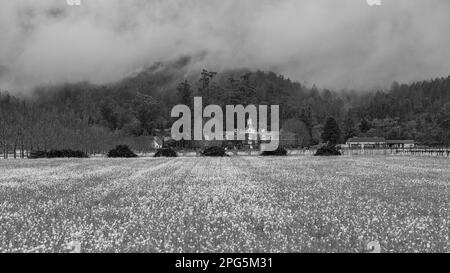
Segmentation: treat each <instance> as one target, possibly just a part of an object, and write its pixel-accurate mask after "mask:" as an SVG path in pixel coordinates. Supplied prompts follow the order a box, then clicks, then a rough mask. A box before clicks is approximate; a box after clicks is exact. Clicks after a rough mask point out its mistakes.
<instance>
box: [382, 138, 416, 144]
mask: <svg viewBox="0 0 450 273" xmlns="http://www.w3.org/2000/svg"><path fill="white" fill-rule="evenodd" d="M386 142H387V143H388V144H414V143H415V142H414V140H411V139H406V140H386Z"/></svg>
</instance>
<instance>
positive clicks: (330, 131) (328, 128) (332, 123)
mask: <svg viewBox="0 0 450 273" xmlns="http://www.w3.org/2000/svg"><path fill="white" fill-rule="evenodd" d="M340 139H341V129H340V128H339V125H338V123H337V122H336V120H335V119H334V118H332V117H329V118H328V119H327V122H326V123H325V127H324V128H323V133H322V140H323V141H325V142H327V143H328V144H330V145H335V144H337V143H338V142H339V140H340Z"/></svg>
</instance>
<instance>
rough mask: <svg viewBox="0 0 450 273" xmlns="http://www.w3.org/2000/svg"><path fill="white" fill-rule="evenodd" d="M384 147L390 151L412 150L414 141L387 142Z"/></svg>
mask: <svg viewBox="0 0 450 273" xmlns="http://www.w3.org/2000/svg"><path fill="white" fill-rule="evenodd" d="M386 145H387V147H388V148H391V149H396V148H399V149H404V148H414V147H415V142H414V140H387V141H386Z"/></svg>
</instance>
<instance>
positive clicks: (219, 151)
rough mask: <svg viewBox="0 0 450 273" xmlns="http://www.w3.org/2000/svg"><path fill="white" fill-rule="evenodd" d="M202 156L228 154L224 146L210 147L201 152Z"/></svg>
mask: <svg viewBox="0 0 450 273" xmlns="http://www.w3.org/2000/svg"><path fill="white" fill-rule="evenodd" d="M201 155H202V156H228V155H227V153H226V152H225V149H224V148H222V147H217V146H214V147H208V148H206V149H205V150H203V152H202V153H201Z"/></svg>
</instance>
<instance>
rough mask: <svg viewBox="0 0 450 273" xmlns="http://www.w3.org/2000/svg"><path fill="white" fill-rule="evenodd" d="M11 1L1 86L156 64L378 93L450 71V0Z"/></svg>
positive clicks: (0, 26) (0, 48)
mask: <svg viewBox="0 0 450 273" xmlns="http://www.w3.org/2000/svg"><path fill="white" fill-rule="evenodd" d="M81 2H82V3H81V5H80V6H69V5H68V4H67V3H66V0H39V1H36V0H2V1H1V3H0V5H1V7H0V41H1V42H0V89H2V90H9V91H10V92H13V93H14V92H24V91H25V92H26V91H27V90H31V88H32V87H34V86H36V85H44V84H57V83H64V82H78V81H91V82H93V83H107V82H114V81H118V80H120V79H121V78H123V77H126V76H127V75H130V74H132V73H133V72H135V71H138V70H139V69H142V68H143V67H146V66H151V65H152V64H153V63H155V62H166V61H171V60H174V59H177V58H178V57H180V56H194V58H193V61H192V62H191V63H190V65H189V69H192V70H194V69H199V68H201V67H206V68H208V69H214V70H218V71H220V70H222V69H229V68H250V69H262V70H272V71H275V72H278V73H282V74H284V75H286V76H287V77H290V78H292V79H294V80H297V81H300V82H303V83H308V84H313V83H315V84H317V85H318V86H320V87H327V88H334V89H341V88H352V89H360V90H362V89H364V90H367V89H372V88H382V87H386V86H389V85H390V84H391V83H392V82H393V81H399V82H411V81H414V80H423V79H429V78H433V77H440V76H448V75H450V35H448V31H449V29H450V16H449V12H450V1H448V0H384V1H382V5H381V6H369V5H368V4H367V3H366V0H339V1H336V0H272V1H271V0H245V1H242V0H221V1H219V0H84V1H83V0H81Z"/></svg>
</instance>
